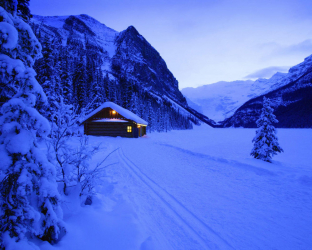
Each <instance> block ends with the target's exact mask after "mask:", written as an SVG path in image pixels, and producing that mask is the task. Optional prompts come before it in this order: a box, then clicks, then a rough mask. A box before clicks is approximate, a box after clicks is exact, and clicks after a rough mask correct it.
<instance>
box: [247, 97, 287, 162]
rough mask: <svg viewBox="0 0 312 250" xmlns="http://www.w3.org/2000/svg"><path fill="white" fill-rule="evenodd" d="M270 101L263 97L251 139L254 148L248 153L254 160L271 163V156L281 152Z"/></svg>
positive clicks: (275, 120)
mask: <svg viewBox="0 0 312 250" xmlns="http://www.w3.org/2000/svg"><path fill="white" fill-rule="evenodd" d="M277 122H278V120H277V119H276V117H275V115H274V114H273V108H271V102H270V99H268V98H265V97H263V108H262V113H261V115H260V118H259V119H258V120H257V122H256V123H257V127H258V129H257V131H256V136H255V137H254V138H253V140H252V142H254V147H253V149H252V151H251V153H250V155H252V156H253V157H254V158H256V159H260V160H263V161H267V162H271V159H272V157H273V155H276V154H277V153H281V152H283V149H282V148H281V147H280V146H279V143H278V138H277V136H276V130H275V127H274V126H273V123H277Z"/></svg>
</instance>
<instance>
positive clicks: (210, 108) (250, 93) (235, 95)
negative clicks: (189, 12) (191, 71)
mask: <svg viewBox="0 0 312 250" xmlns="http://www.w3.org/2000/svg"><path fill="white" fill-rule="evenodd" d="M286 75H287V74H285V73H279V72H278V73H276V74H275V75H273V76H272V77H271V78H270V79H261V78H260V79H258V80H256V81H251V80H247V81H233V82H225V81H222V82H217V83H213V84H208V85H204V86H201V87H197V88H184V89H182V90H181V92H182V93H183V95H184V96H185V97H186V98H188V99H189V100H190V101H191V102H188V104H189V106H190V107H192V108H194V109H195V110H198V111H199V112H201V111H200V110H202V112H203V114H204V115H206V116H208V117H209V118H211V119H213V120H214V121H216V122H220V121H223V120H224V119H226V118H228V117H230V116H232V115H233V114H234V112H235V111H236V110H237V109H238V108H239V107H240V106H241V105H243V104H244V103H245V102H246V101H248V100H250V99H252V98H254V97H256V96H259V95H261V94H263V93H266V92H268V91H270V90H272V89H274V88H278V87H279V86H281V85H284V84H286V82H287V81H286V79H285V77H286ZM194 104H195V105H194Z"/></svg>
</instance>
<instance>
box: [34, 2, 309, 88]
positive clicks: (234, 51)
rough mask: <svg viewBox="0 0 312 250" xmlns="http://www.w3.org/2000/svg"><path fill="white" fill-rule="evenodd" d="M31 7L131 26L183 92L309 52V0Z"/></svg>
mask: <svg viewBox="0 0 312 250" xmlns="http://www.w3.org/2000/svg"><path fill="white" fill-rule="evenodd" d="M30 9H31V12H32V13H33V14H37V15H48V16H56V15H77V14H87V15H89V16H91V17H94V18H95V19H97V20H99V21H100V22H101V23H104V24H105V25H106V26H108V27H110V28H112V29H115V30H117V31H122V30H124V29H126V28H127V27H128V26H130V25H133V26H134V27H136V29H137V30H138V31H139V33H140V34H141V35H143V36H144V37H145V38H146V40H147V41H149V42H150V43H151V44H152V46H153V47H154V48H155V49H156V50H157V51H158V52H159V53H160V55H161V56H162V57H163V58H164V60H165V61H166V63H167V66H168V68H169V69H170V70H171V72H172V73H173V74H174V76H175V77H176V78H177V80H178V81H179V87H180V89H182V88H185V87H197V86H201V85H205V84H210V83H214V82H218V81H234V80H241V79H256V78H259V77H265V78H268V77H270V76H271V75H273V74H274V73H275V72H277V71H280V72H287V70H288V69H289V67H290V66H294V65H296V64H298V63H300V62H302V61H303V60H304V58H305V57H307V56H309V55H310V54H312V1H311V0H31V1H30Z"/></svg>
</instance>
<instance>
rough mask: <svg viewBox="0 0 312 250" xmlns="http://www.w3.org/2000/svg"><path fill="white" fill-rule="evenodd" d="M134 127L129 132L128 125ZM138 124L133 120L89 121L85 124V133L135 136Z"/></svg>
mask: <svg viewBox="0 0 312 250" xmlns="http://www.w3.org/2000/svg"><path fill="white" fill-rule="evenodd" d="M128 126H131V127H132V132H130V133H129V132H127V127H128ZM135 128H136V125H135V124H133V123H131V122H87V123H85V124H84V134H86V135H98V136H113V137H116V136H121V137H128V138H133V137H134V129H135Z"/></svg>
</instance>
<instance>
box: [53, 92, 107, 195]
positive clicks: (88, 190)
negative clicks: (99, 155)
mask: <svg viewBox="0 0 312 250" xmlns="http://www.w3.org/2000/svg"><path fill="white" fill-rule="evenodd" d="M53 105H54V107H55V112H54V114H53V115H52V126H51V127H52V129H51V138H50V139H49V140H47V142H48V151H49V160H50V161H51V162H53V163H54V164H55V165H56V166H57V177H58V182H62V183H63V193H64V194H65V195H68V194H69V193H70V189H75V192H78V193H79V195H80V196H84V197H87V196H91V195H92V194H93V193H94V188H95V186H96V185H97V182H98V181H99V179H100V178H101V177H102V176H103V174H104V168H105V167H102V165H103V163H104V161H102V162H101V163H100V164H98V165H96V166H95V167H94V168H92V169H91V168H90V165H89V161H90V159H91V158H92V156H93V155H94V154H95V153H96V152H97V151H98V150H99V149H100V147H99V146H96V147H91V146H89V145H88V137H87V136H85V135H79V133H78V132H79V129H78V126H79V116H78V115H77V113H76V110H75V109H74V108H73V107H72V105H67V104H65V103H64V100H63V98H62V97H60V98H59V102H56V101H55V102H54V104H53ZM80 115H81V114H80ZM77 139H78V140H79V143H78V146H76V144H77V143H76V140H77ZM77 189H78V190H77Z"/></svg>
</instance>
